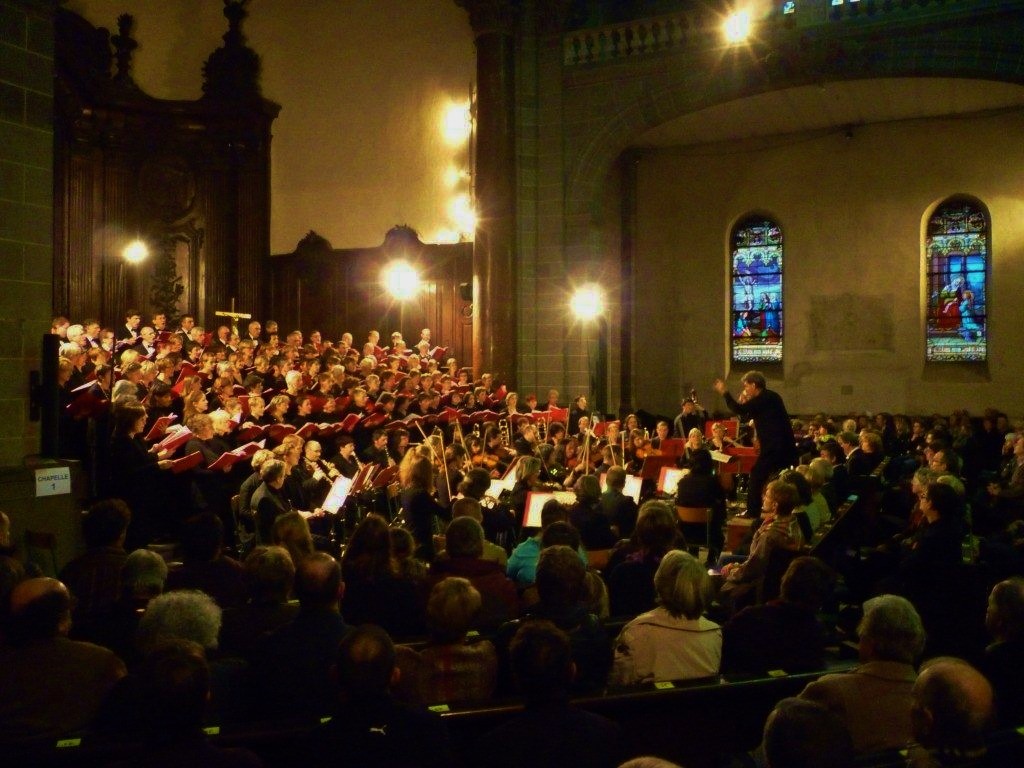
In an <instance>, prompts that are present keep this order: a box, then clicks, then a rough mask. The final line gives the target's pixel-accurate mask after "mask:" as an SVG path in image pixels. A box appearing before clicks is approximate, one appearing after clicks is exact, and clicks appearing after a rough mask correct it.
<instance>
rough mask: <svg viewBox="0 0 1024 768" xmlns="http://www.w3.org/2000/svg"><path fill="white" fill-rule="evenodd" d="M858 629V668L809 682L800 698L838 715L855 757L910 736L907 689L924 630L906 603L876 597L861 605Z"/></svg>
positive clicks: (894, 746)
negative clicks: (861, 611) (862, 610)
mask: <svg viewBox="0 0 1024 768" xmlns="http://www.w3.org/2000/svg"><path fill="white" fill-rule="evenodd" d="M857 629H858V634H859V636H860V642H859V654H860V661H861V663H860V665H859V666H857V667H856V668H855V669H853V670H851V671H849V672H843V673H839V674H833V675H825V676H824V677H822V678H821V679H819V680H817V681H815V682H813V683H810V684H809V685H808V686H807V687H806V688H804V690H803V692H802V693H801V694H800V698H802V699H807V700H809V701H815V702H817V703H819V704H822V705H823V706H824V707H826V708H827V709H828V710H830V711H832V712H834V713H835V714H837V715H838V716H839V718H840V719H841V720H842V721H843V722H844V723H845V724H846V727H847V728H848V729H849V731H850V736H851V737H852V738H853V746H854V749H855V750H856V752H857V754H865V753H869V752H878V751H881V750H884V749H897V748H899V747H902V746H904V745H905V744H906V743H907V742H908V741H909V740H910V737H911V728H910V703H911V689H912V687H913V685H914V681H915V680H916V679H917V673H916V672H915V670H914V664H915V663H916V661H917V658H918V656H920V654H921V651H922V650H923V649H924V639H925V638H924V627H923V626H922V625H921V618H920V617H919V616H918V615H917V611H915V610H914V606H913V605H911V604H910V602H909V601H908V600H906V599H904V598H902V597H898V596H896V595H881V596H879V597H875V598H872V599H870V600H868V601H867V602H866V603H864V617H863V619H861V622H860V625H859V626H858V628H857Z"/></svg>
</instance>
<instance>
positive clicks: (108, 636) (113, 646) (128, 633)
mask: <svg viewBox="0 0 1024 768" xmlns="http://www.w3.org/2000/svg"><path fill="white" fill-rule="evenodd" d="M166 583H167V563H166V562H165V561H164V559H163V558H162V557H160V555H158V554H157V553H156V552H152V551H150V550H148V549H136V550H135V551H134V552H132V553H131V554H130V555H128V558H127V559H126V560H125V561H124V569H123V570H122V571H121V597H120V599H119V600H118V601H117V602H116V603H114V604H113V605H112V606H111V607H110V609H109V610H108V611H107V612H106V613H104V614H103V615H102V616H101V617H100V618H99V620H98V621H96V622H95V624H94V628H95V629H94V632H93V637H94V639H95V641H96V642H97V643H99V644H100V645H102V646H104V647H106V648H109V649H110V650H112V651H113V652H114V653H116V654H117V655H118V656H119V657H120V658H121V659H123V660H124V661H125V662H127V663H128V664H129V665H131V664H133V663H134V662H135V661H137V658H136V654H135V635H136V632H137V631H138V627H139V621H140V620H141V619H142V616H143V615H144V614H145V613H146V609H147V608H149V604H150V602H151V601H152V600H153V599H154V598H156V597H159V596H160V595H161V594H163V591H164V585H165V584H166Z"/></svg>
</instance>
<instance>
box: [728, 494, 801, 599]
mask: <svg viewBox="0 0 1024 768" xmlns="http://www.w3.org/2000/svg"><path fill="white" fill-rule="evenodd" d="M798 501H799V498H798V496H797V490H796V488H794V487H793V486H792V485H790V484H789V483H784V482H782V481H781V480H773V481H772V482H770V483H768V486H767V487H766V488H765V491H764V502H763V505H762V509H763V511H764V519H763V521H762V524H761V527H760V528H758V529H757V530H756V531H755V532H754V539H753V542H752V543H751V545H750V554H749V555H748V556H747V559H746V560H744V561H743V562H742V563H729V564H728V565H726V566H725V567H724V568H722V575H723V576H725V583H724V584H723V585H722V589H721V591H720V592H719V598H718V599H719V600H720V601H721V603H722V604H723V605H724V606H726V608H728V609H731V610H733V611H735V610H737V609H739V608H743V607H745V606H747V605H751V604H752V603H753V602H754V600H755V598H756V595H757V589H758V587H759V586H760V585H761V582H762V581H763V580H764V575H765V572H766V571H767V569H768V560H769V558H770V557H771V554H772V552H773V551H774V550H776V549H787V550H793V551H796V550H799V549H800V546H801V545H802V544H803V541H804V539H803V535H802V534H801V532H800V526H799V524H798V523H797V520H796V518H795V516H794V514H793V513H794V512H795V511H796V506H797V503H798Z"/></svg>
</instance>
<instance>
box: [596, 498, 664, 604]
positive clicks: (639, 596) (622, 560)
mask: <svg viewBox="0 0 1024 768" xmlns="http://www.w3.org/2000/svg"><path fill="white" fill-rule="evenodd" d="M677 521H678V519H677V517H676V511H675V510H674V509H673V508H672V506H671V505H670V504H668V503H666V502H664V501H657V500H654V499H652V500H650V501H645V502H644V503H643V506H641V507H640V514H639V516H638V517H637V521H636V528H635V529H634V531H633V537H632V538H631V539H630V541H629V542H628V543H627V544H626V545H625V546H622V547H620V548H619V549H617V550H616V551H615V552H614V553H613V555H612V557H611V558H610V559H609V561H608V567H607V569H606V573H607V574H608V600H609V607H610V611H611V614H612V616H637V615H639V614H641V613H643V612H644V611H649V610H651V609H652V608H654V605H655V600H656V597H657V596H656V594H655V591H654V574H655V572H656V571H657V570H658V566H659V565H660V564H661V558H662V557H664V555H665V553H666V552H668V551H669V550H672V549H674V548H675V546H676V544H677V543H678V542H679V538H680V537H679V528H678V524H677Z"/></svg>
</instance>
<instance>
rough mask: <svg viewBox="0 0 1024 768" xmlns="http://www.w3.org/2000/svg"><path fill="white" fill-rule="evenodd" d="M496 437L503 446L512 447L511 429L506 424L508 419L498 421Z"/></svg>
mask: <svg viewBox="0 0 1024 768" xmlns="http://www.w3.org/2000/svg"><path fill="white" fill-rule="evenodd" d="M498 437H500V438H501V444H502V445H503V446H505V447H506V448H511V447H512V427H511V425H510V424H509V423H508V419H498Z"/></svg>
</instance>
